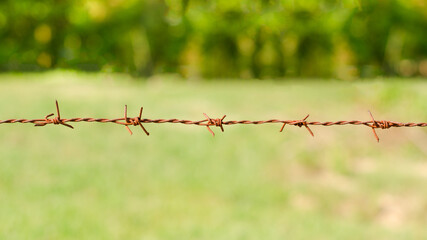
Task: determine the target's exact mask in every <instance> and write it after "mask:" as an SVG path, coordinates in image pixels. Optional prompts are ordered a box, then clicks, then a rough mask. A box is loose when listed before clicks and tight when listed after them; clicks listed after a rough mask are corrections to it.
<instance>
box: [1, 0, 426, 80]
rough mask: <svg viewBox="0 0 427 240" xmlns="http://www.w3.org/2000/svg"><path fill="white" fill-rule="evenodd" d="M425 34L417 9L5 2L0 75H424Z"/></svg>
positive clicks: (344, 3)
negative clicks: (63, 71)
mask: <svg viewBox="0 0 427 240" xmlns="http://www.w3.org/2000/svg"><path fill="white" fill-rule="evenodd" d="M425 29H427V4H425V3H424V1H418V0H407V1H404V0H382V1H368V0H321V1H317V0H316V1H315V0H309V1H294V0H256V1H253V0H243V1H241V0H215V1H201V0H191V1H190V0H181V1H173V0H127V1H124V0H73V1H72V0H40V1H32V0H20V1H12V0H2V1H0V40H1V44H0V70H1V71H34V70H43V69H51V68H57V67H61V68H76V69H81V70H86V71H98V70H101V71H124V72H130V73H133V74H137V75H142V76H150V75H153V74H158V73H168V72H170V73H183V74H185V76H190V77H191V76H192V75H191V74H195V76H199V75H201V76H202V77H208V78H218V77H219V78H230V77H232V78H236V77H245V78H250V77H254V78H260V79H262V78H282V77H285V76H302V77H330V76H334V75H335V74H336V72H337V71H338V70H339V68H342V67H346V66H352V65H354V66H355V67H356V68H357V69H358V73H360V75H361V76H375V75H378V74H387V75H405V76H407V75H416V74H421V73H423V72H426V71H427V70H425V71H424V70H418V69H419V68H418V67H417V66H418V64H420V66H421V65H422V63H425V62H426V61H427V41H425V39H427V31H425ZM337 56H347V57H337ZM337 59H341V60H340V61H345V62H339V61H337ZM424 65H425V64H424ZM424 65H423V66H424ZM190 66H191V69H193V70H192V71H191V72H192V73H191V74H189V71H187V70H184V69H188V68H189V67H190ZM405 66H411V67H406V68H405ZM337 69H338V70H337ZM402 69H406V70H405V71H404V72H402ZM411 69H412V70H411ZM409 70H411V71H409Z"/></svg>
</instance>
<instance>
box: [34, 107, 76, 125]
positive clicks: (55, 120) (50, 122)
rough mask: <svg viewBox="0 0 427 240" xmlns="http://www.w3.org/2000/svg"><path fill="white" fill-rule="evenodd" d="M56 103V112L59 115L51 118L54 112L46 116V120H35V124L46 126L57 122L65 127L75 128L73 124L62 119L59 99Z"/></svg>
mask: <svg viewBox="0 0 427 240" xmlns="http://www.w3.org/2000/svg"><path fill="white" fill-rule="evenodd" d="M55 105H56V114H57V116H56V117H54V118H49V117H51V116H53V115H54V114H53V113H51V114H48V115H46V116H45V117H44V121H42V122H40V121H35V122H34V126H36V127H42V126H46V125H47V124H55V125H58V124H60V125H63V126H65V127H69V128H71V129H74V127H73V126H71V125H70V124H67V123H65V120H63V119H61V113H60V112H59V104H58V100H56V101H55Z"/></svg>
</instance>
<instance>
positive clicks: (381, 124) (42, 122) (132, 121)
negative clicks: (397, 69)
mask: <svg viewBox="0 0 427 240" xmlns="http://www.w3.org/2000/svg"><path fill="white" fill-rule="evenodd" d="M55 104H56V116H55V117H53V118H51V117H52V116H54V114H53V113H51V114H48V115H46V116H45V118H44V119H7V120H0V124H6V123H31V124H34V125H35V126H46V125H49V124H54V125H63V126H65V127H69V128H73V126H71V125H70V124H68V123H72V122H98V123H115V124H119V125H124V126H125V127H126V129H127V130H128V131H129V133H130V134H132V131H131V130H130V128H129V125H132V126H138V125H139V126H140V127H141V129H142V130H143V131H144V133H145V134H146V135H147V136H148V135H149V133H148V131H147V130H146V129H145V127H144V126H143V125H142V124H143V123H157V124H160V123H180V124H186V125H198V126H206V128H207V129H208V131H209V132H210V133H211V134H212V136H215V133H214V132H213V131H212V129H211V128H210V126H216V127H219V128H220V129H221V131H222V132H224V125H237V124H254V125H260V124H267V123H280V124H282V127H281V128H280V132H282V131H283V129H284V128H285V126H286V125H293V126H297V127H303V126H304V127H305V128H306V129H307V131H308V132H309V133H310V135H311V136H314V134H313V132H312V131H311V129H310V127H309V126H310V125H311V126H343V125H362V126H367V127H369V128H371V129H372V131H373V133H374V137H375V139H376V140H377V142H379V137H378V135H377V133H376V130H375V129H377V128H381V129H389V128H392V127H427V123H425V122H420V123H413V122H409V123H401V122H393V121H386V120H382V121H377V120H375V119H374V117H373V115H372V113H371V112H370V111H369V114H370V116H371V121H358V120H353V121H335V122H308V121H307V118H308V117H309V115H307V116H306V117H305V118H303V119H301V120H280V119H269V120H256V121H250V120H239V121H236V120H232V121H224V118H225V117H226V115H224V116H223V117H222V118H216V119H213V118H210V117H209V116H208V115H207V114H205V113H204V116H205V117H206V119H203V120H198V121H192V120H183V119H176V118H171V119H148V118H144V119H143V118H142V110H143V108H142V107H141V108H140V111H139V115H138V116H137V117H133V118H129V117H128V116H127V105H125V112H124V117H122V118H113V119H109V118H90V117H86V118H68V119H66V118H61V114H60V111H59V104H58V101H56V102H55Z"/></svg>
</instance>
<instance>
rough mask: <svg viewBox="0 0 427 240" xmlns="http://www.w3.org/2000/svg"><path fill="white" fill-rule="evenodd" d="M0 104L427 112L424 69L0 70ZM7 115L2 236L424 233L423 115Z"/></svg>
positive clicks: (35, 108)
mask: <svg viewBox="0 0 427 240" xmlns="http://www.w3.org/2000/svg"><path fill="white" fill-rule="evenodd" d="M0 96H1V101H0V119H10V118H43V117H44V116H45V115H46V114H48V113H51V112H55V105H54V101H55V99H57V100H58V101H59V103H60V108H61V116H62V117H63V118H71V117H106V118H116V117H117V118H118V117H122V116H123V107H124V105H125V104H128V114H129V115H130V117H134V116H136V115H137V114H138V111H139V107H140V106H143V107H144V113H143V117H146V118H180V119H191V120H197V119H200V120H201V119H203V118H204V116H203V114H202V113H203V112H206V113H207V114H208V115H209V116H211V117H213V118H216V117H221V116H222V115H223V114H227V118H226V119H228V120H243V119H248V120H262V119H269V118H280V119H301V118H302V117H304V116H305V115H306V114H308V113H310V117H309V119H308V120H313V121H334V120H370V117H369V114H368V110H371V111H372V113H373V114H374V116H375V117H376V119H377V120H382V119H386V120H393V121H401V122H409V121H413V122H426V121H427V111H426V109H427V82H426V81H425V79H424V80H423V79H418V80H404V79H400V80H399V79H378V80H374V81H369V82H368V81H366V82H364V81H359V82H352V83H344V82H335V81H329V82H316V81H315V80H312V81H308V80H303V81H294V82H292V81H289V82H274V81H249V82H248V81H245V82H244V81H231V82H226V81H223V82H180V81H173V80H171V79H169V78H164V79H162V78H156V79H151V80H148V81H144V82H135V81H132V80H131V79H129V78H128V77H126V76H124V75H108V74H82V73H73V72H61V71H57V72H48V73H41V74H3V75H0ZM73 126H74V127H75V129H74V130H71V129H68V128H65V127H62V126H53V125H52V126H46V127H39V128H35V127H33V126H32V125H31V124H2V125H0V142H1V151H0V239H426V238H427V229H426V228H425V223H426V221H427V188H426V187H425V182H426V180H427V129H423V128H400V129H389V130H377V132H378V135H379V137H380V139H381V141H380V143H377V142H376V141H375V139H374V137H373V134H372V131H371V129H369V128H367V127H362V126H336V127H315V126H313V127H312V130H313V132H314V134H315V138H312V137H311V136H310V135H309V134H308V132H307V131H306V130H305V129H303V128H301V129H300V128H297V127H292V126H287V127H286V128H285V131H284V132H283V133H279V132H278V131H279V129H280V124H271V125H268V124H266V125H262V126H252V125H251V126H249V125H248V126H246V125H245V126H243V125H237V126H225V132H224V133H222V132H220V131H218V130H219V129H218V128H213V130H214V131H215V132H216V133H217V134H216V137H215V138H213V137H212V136H211V135H210V133H209V132H208V131H207V130H206V128H205V127H198V126H187V125H180V124H145V127H146V128H147V130H148V131H149V132H150V133H151V135H150V136H149V137H147V136H145V134H144V133H143V132H142V131H141V129H140V128H132V130H133V132H134V135H133V136H130V135H129V133H128V132H127V131H126V129H125V128H124V127H123V126H119V125H114V124H99V123H75V124H73Z"/></svg>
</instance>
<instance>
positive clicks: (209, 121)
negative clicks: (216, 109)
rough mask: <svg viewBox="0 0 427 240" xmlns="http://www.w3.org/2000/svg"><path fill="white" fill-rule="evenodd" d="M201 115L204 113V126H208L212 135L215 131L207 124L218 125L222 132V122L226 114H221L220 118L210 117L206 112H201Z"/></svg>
mask: <svg viewBox="0 0 427 240" xmlns="http://www.w3.org/2000/svg"><path fill="white" fill-rule="evenodd" d="M203 115H205V117H206V120H207V123H206V127H207V128H208V131H209V132H210V133H211V134H212V136H214V137H215V133H214V132H213V131H212V129H211V128H210V127H209V126H217V127H220V128H221V131H222V132H224V127H223V126H222V124H223V120H224V118H225V117H226V116H227V115H224V116H222V118H216V119H212V118H210V117H209V116H208V115H207V114H206V113H203ZM206 120H205V121H206Z"/></svg>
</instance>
